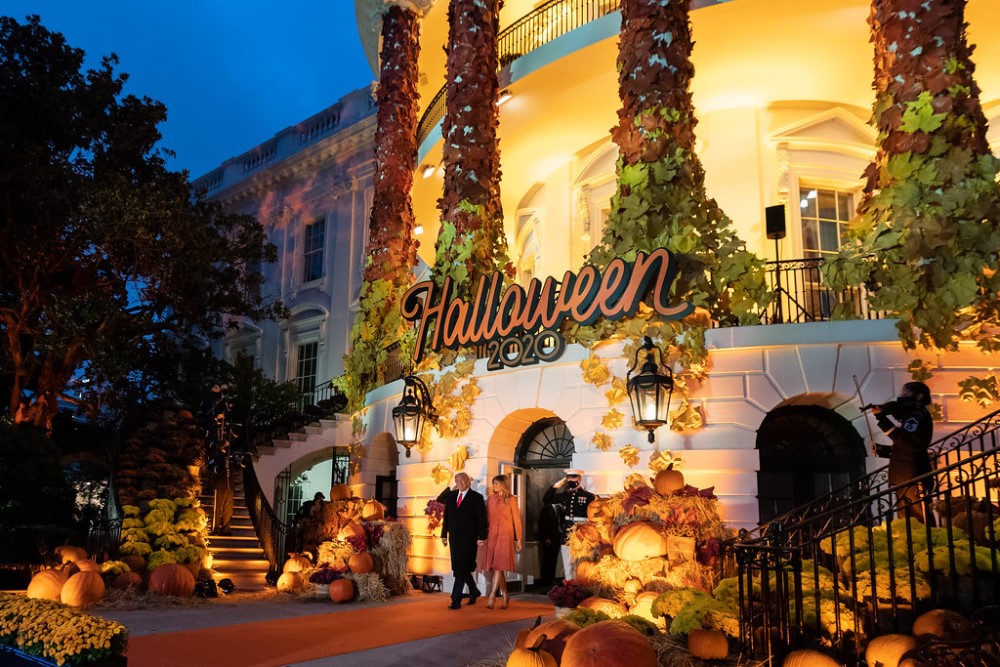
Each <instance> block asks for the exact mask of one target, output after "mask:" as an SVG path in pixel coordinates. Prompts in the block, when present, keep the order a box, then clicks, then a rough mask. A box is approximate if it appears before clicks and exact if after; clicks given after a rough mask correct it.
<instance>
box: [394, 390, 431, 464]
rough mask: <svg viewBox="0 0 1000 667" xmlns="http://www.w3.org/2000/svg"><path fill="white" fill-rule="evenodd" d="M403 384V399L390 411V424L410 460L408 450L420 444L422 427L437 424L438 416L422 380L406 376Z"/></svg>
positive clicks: (397, 440)
mask: <svg viewBox="0 0 1000 667" xmlns="http://www.w3.org/2000/svg"><path fill="white" fill-rule="evenodd" d="M403 382H404V387H403V397H402V399H400V401H399V405H397V406H396V407H394V408H393V409H392V422H393V425H394V427H395V430H396V442H398V443H399V444H401V445H403V447H405V448H406V458H410V450H411V449H412V448H413V446H414V445H416V444H417V443H419V442H420V436H421V434H422V433H423V430H424V425H425V424H426V423H427V422H430V423H432V424H437V421H438V415H437V411H435V410H434V404H433V403H431V398H430V392H429V391H428V390H427V385H426V384H424V381H423V380H421V379H420V378H419V377H417V376H416V375H408V376H407V377H405V378H403Z"/></svg>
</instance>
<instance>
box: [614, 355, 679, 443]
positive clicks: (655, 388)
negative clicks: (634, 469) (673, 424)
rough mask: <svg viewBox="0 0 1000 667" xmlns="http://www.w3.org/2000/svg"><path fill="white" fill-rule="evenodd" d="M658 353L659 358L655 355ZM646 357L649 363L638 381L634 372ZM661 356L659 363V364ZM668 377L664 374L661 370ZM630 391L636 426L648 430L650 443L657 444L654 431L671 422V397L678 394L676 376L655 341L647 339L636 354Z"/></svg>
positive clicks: (629, 375)
mask: <svg viewBox="0 0 1000 667" xmlns="http://www.w3.org/2000/svg"><path fill="white" fill-rule="evenodd" d="M654 351H655V352H656V354H654ZM643 353H645V354H646V360H645V361H644V362H643V363H642V369H641V370H640V372H639V374H638V375H636V376H635V377H633V376H632V373H633V371H635V369H636V368H637V367H638V366H639V357H640V356H641V355H642V354H643ZM657 355H659V361H657ZM661 367H662V368H663V370H665V371H666V373H665V374H664V373H662V372H660V368H661ZM626 379H627V382H626V385H625V386H626V389H627V390H628V398H629V402H631V404H632V416H633V418H634V419H635V423H636V426H638V427H640V428H644V429H646V431H648V433H649V442H655V438H654V436H653V431H655V430H656V429H658V428H659V427H660V426H663V425H664V424H666V423H667V422H668V421H669V420H670V397H671V396H673V393H674V373H673V371H672V370H671V369H670V367H668V366H665V365H664V364H663V351H662V350H660V348H658V347H656V346H655V345H653V340H652V339H651V338H650V337H649V336H645V342H644V343H643V346H642V347H640V348H639V349H638V350H636V352H635V361H634V363H633V364H632V368H630V369H629V371H628V374H627V375H626Z"/></svg>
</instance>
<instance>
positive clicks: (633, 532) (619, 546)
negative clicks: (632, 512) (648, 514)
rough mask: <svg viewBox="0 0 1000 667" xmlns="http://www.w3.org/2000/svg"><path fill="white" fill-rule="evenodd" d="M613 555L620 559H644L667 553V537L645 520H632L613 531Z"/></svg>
mask: <svg viewBox="0 0 1000 667" xmlns="http://www.w3.org/2000/svg"><path fill="white" fill-rule="evenodd" d="M614 547H615V555H616V556H618V557H619V558H621V559H622V560H632V561H636V560H645V559H647V558H655V557H657V556H662V555H663V554H665V553H667V538H666V537H664V536H663V534H662V533H661V532H660V531H659V530H657V528H656V526H654V525H653V524H651V523H649V522H647V521H633V522H632V523H627V524H625V525H624V526H622V527H621V528H619V529H618V532H617V533H615V543H614Z"/></svg>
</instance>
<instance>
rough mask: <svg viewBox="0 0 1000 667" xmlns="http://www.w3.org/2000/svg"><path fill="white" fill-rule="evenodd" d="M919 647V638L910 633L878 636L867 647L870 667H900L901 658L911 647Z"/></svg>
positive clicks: (867, 658) (867, 660) (866, 651)
mask: <svg viewBox="0 0 1000 667" xmlns="http://www.w3.org/2000/svg"><path fill="white" fill-rule="evenodd" d="M916 647H917V640H916V639H914V638H913V637H911V636H910V635H900V634H889V635H882V636H880V637H876V638H875V639H873V640H871V641H870V642H869V643H868V648H867V649H865V662H866V663H868V667H876V665H880V666H881V667H898V665H899V659H900V658H902V657H903V654H904V653H906V652H907V651H909V650H910V649H913V648H916Z"/></svg>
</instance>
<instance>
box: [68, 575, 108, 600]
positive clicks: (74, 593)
mask: <svg viewBox="0 0 1000 667" xmlns="http://www.w3.org/2000/svg"><path fill="white" fill-rule="evenodd" d="M103 597H104V579H101V575H99V574H98V573H97V572H91V571H89V570H88V571H83V572H77V573H76V574H74V575H73V576H72V577H70V578H69V579H67V580H66V583H65V584H63V587H62V590H61V591H60V592H59V599H60V600H61V601H62V603H63V604H65V605H69V606H70V607H89V606H91V605H94V604H97V603H98V602H100V601H101V598H103Z"/></svg>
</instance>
